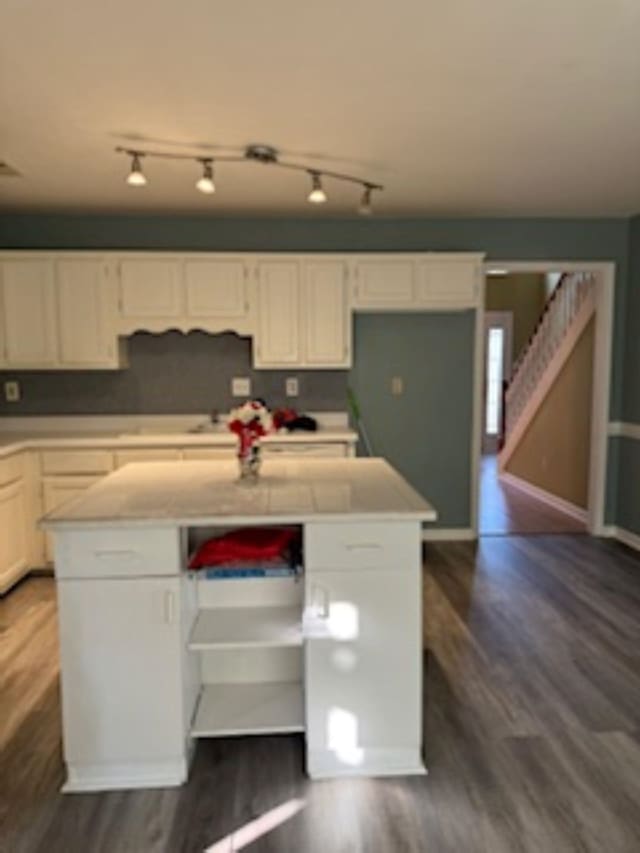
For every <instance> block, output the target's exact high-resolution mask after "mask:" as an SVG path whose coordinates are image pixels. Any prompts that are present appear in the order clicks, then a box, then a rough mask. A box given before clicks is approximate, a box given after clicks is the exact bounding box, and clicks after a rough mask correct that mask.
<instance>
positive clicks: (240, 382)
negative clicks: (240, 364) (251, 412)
mask: <svg viewBox="0 0 640 853" xmlns="http://www.w3.org/2000/svg"><path fill="white" fill-rule="evenodd" d="M231 393H232V395H233V396H234V397H250V396H251V380H250V379H249V377H248V376H234V378H233V379H232V380H231Z"/></svg>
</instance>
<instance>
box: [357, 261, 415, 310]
mask: <svg viewBox="0 0 640 853" xmlns="http://www.w3.org/2000/svg"><path fill="white" fill-rule="evenodd" d="M414 266H415V265H414V261H413V259H406V260H405V259H395V258H388V257H385V256H384V255H381V256H380V257H379V258H378V257H376V258H366V259H362V258H361V259H359V260H357V261H356V267H355V288H354V294H353V306H354V308H356V309H358V308H372V309H377V310H379V311H380V310H384V309H385V308H386V309H398V308H403V307H404V308H411V307H412V306H413V303H414V275H415V269H414Z"/></svg>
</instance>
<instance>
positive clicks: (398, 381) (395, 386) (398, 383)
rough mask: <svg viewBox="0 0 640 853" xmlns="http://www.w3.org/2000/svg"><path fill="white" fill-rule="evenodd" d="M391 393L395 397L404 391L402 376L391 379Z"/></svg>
mask: <svg viewBox="0 0 640 853" xmlns="http://www.w3.org/2000/svg"><path fill="white" fill-rule="evenodd" d="M391 393H392V394H393V395H394V396H395V397H399V396H400V395H401V394H403V393H404V381H403V379H402V376H394V377H392V379H391Z"/></svg>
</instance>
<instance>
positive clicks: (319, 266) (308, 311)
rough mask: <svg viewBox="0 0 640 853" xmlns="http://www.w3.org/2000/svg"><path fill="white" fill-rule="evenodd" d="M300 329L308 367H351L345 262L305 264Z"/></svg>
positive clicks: (349, 319)
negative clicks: (302, 334)
mask: <svg viewBox="0 0 640 853" xmlns="http://www.w3.org/2000/svg"><path fill="white" fill-rule="evenodd" d="M302 328H303V332H304V342H305V346H304V357H305V362H306V364H307V366H313V367H350V365H351V312H350V311H349V300H348V293H347V282H346V263H345V261H340V260H329V261H307V262H306V263H305V265H304V322H303V325H302Z"/></svg>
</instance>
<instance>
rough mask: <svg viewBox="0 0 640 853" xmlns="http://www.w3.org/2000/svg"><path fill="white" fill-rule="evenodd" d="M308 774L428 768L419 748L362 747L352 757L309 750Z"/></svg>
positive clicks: (404, 772)
mask: <svg viewBox="0 0 640 853" xmlns="http://www.w3.org/2000/svg"><path fill="white" fill-rule="evenodd" d="M307 773H308V774H309V776H310V778H311V779H335V778H337V777H345V776H350V777H351V776H366V777H375V776H425V775H426V774H427V770H426V768H425V766H424V764H423V762H422V758H421V756H420V750H419V749H362V750H361V751H360V750H358V751H357V753H354V754H353V755H352V756H350V755H344V756H338V755H337V754H336V753H335V752H333V751H331V750H324V749H311V750H308V752H307Z"/></svg>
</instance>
